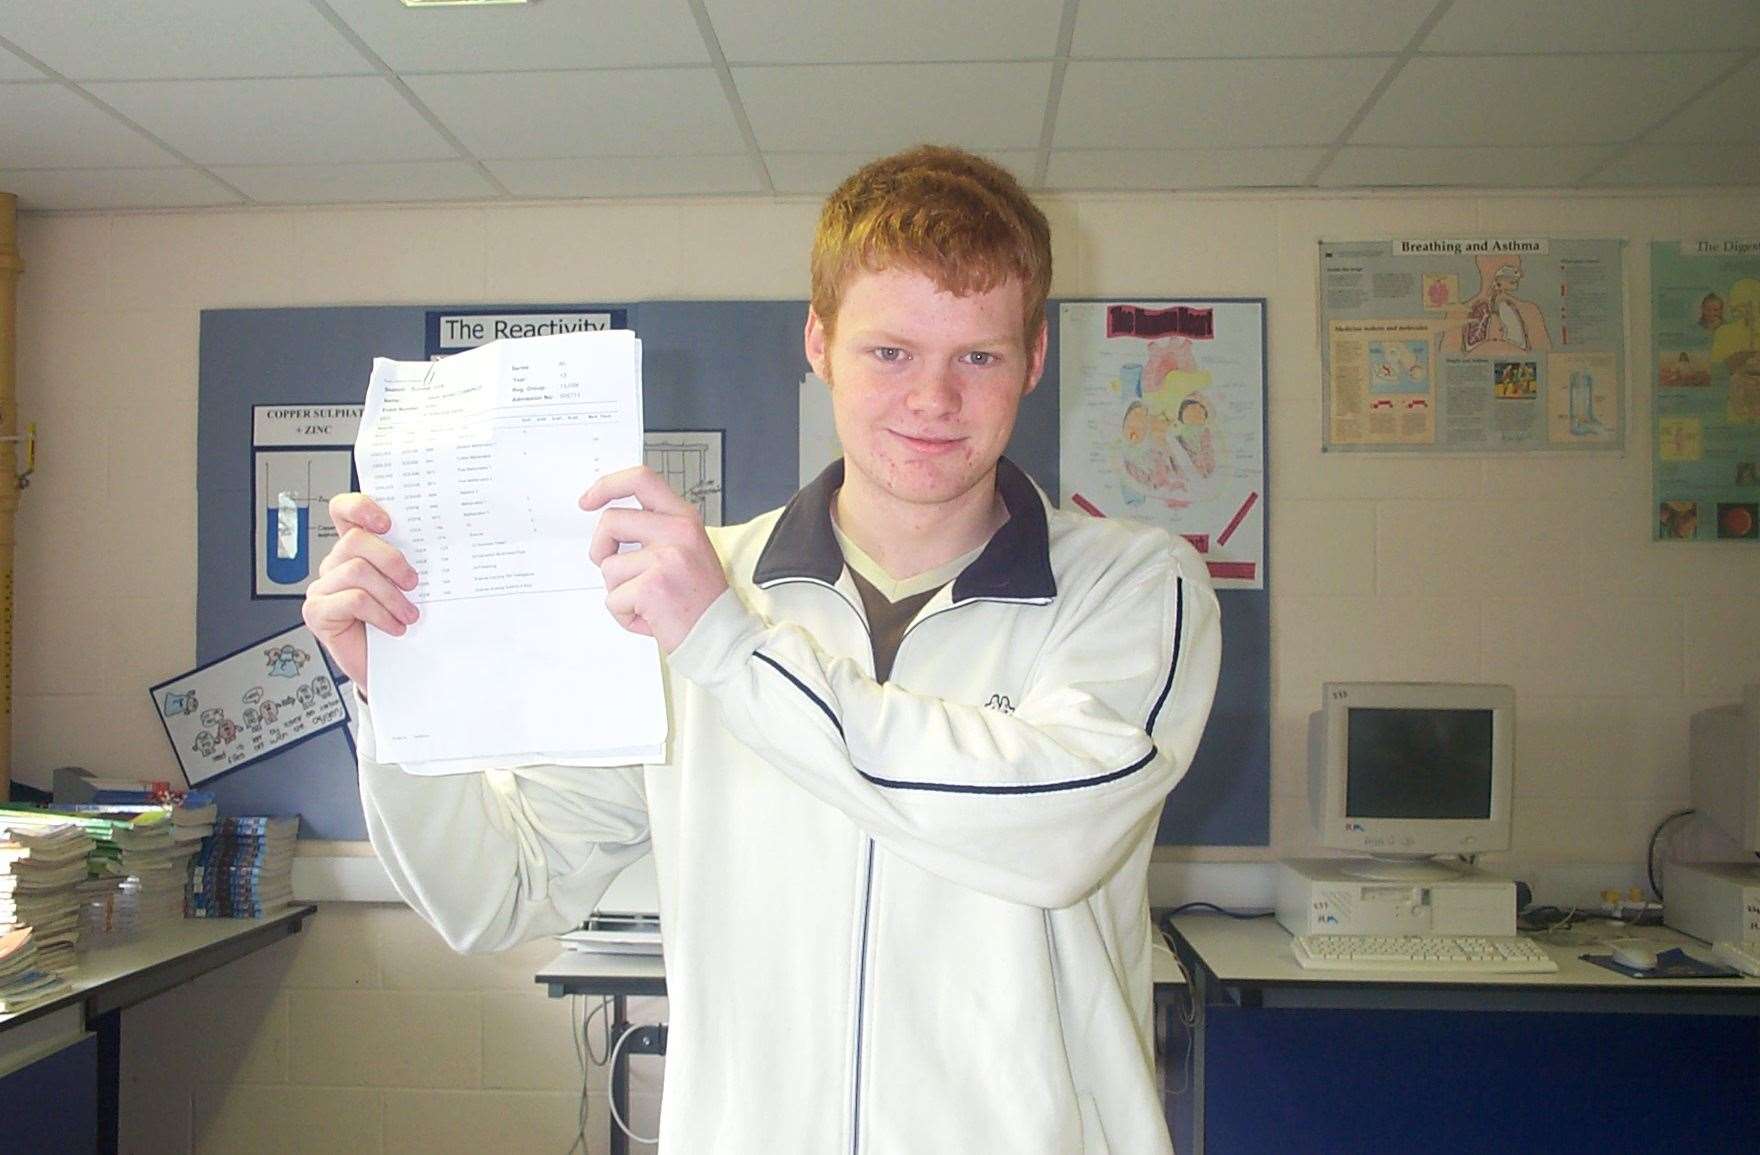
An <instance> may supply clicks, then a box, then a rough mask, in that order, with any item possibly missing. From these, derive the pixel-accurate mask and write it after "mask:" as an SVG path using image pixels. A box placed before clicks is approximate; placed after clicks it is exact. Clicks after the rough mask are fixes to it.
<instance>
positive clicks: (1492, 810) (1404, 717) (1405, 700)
mask: <svg viewBox="0 0 1760 1155" xmlns="http://www.w3.org/2000/svg"><path fill="white" fill-rule="evenodd" d="M1515 726H1516V695H1515V691H1514V690H1513V689H1511V688H1510V687H1508V686H1490V685H1462V684H1454V683H1441V682H1328V683H1326V685H1325V686H1323V687H1322V688H1321V705H1320V709H1319V710H1318V711H1316V712H1315V713H1314V714H1313V715H1312V716H1311V717H1310V718H1309V719H1308V783H1309V789H1308V793H1309V804H1310V810H1311V813H1312V815H1313V820H1314V829H1315V834H1316V835H1317V836H1318V839H1319V842H1320V845H1322V846H1325V847H1328V848H1331V849H1334V850H1345V851H1355V852H1357V853H1359V854H1367V855H1369V856H1371V857H1372V858H1375V859H1378V860H1381V862H1382V863H1384V864H1385V863H1408V864H1411V865H1410V866H1409V867H1407V868H1406V869H1405V870H1403V871H1402V870H1400V869H1399V868H1397V867H1395V866H1389V865H1378V866H1377V867H1376V868H1375V869H1374V871H1373V873H1375V874H1376V875H1377V876H1380V875H1386V876H1388V877H1395V876H1398V877H1407V876H1409V877H1413V878H1418V877H1444V876H1446V875H1447V874H1448V873H1449V871H1448V869H1447V868H1444V867H1441V866H1440V864H1428V863H1427V861H1426V860H1428V859H1430V858H1432V857H1433V856H1435V855H1439V854H1455V855H1465V854H1478V853H1482V852H1485V851H1493V850H1508V849H1509V843H1510V798H1511V795H1512V793H1513V781H1514V775H1515Z"/></svg>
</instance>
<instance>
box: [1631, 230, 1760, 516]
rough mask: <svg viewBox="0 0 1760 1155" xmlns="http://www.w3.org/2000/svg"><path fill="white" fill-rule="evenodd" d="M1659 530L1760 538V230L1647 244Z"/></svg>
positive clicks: (1655, 498) (1655, 513) (1655, 496)
mask: <svg viewBox="0 0 1760 1155" xmlns="http://www.w3.org/2000/svg"><path fill="white" fill-rule="evenodd" d="M1650 326H1651V328H1650V331H1651V332H1652V333H1653V334H1654V335H1655V337H1654V340H1653V341H1652V343H1651V345H1652V348H1653V350H1654V352H1655V365H1654V367H1653V377H1652V381H1653V384H1654V386H1655V404H1654V405H1652V406H1651V412H1652V414H1653V416H1652V418H1651V419H1652V420H1653V421H1654V422H1655V426H1656V427H1655V430H1654V432H1655V438H1654V445H1655V449H1654V453H1655V461H1654V463H1653V464H1654V469H1653V470H1652V471H1651V476H1652V477H1653V478H1654V479H1655V480H1654V487H1655V492H1654V494H1653V495H1652V496H1653V502H1654V504H1653V506H1652V516H1651V518H1650V524H1651V527H1652V536H1653V537H1654V538H1655V539H1657V540H1659V541H1747V542H1753V541H1760V236H1755V237H1742V238H1737V237H1717V238H1710V239H1704V240H1690V241H1657V242H1654V243H1653V244H1651V246H1650Z"/></svg>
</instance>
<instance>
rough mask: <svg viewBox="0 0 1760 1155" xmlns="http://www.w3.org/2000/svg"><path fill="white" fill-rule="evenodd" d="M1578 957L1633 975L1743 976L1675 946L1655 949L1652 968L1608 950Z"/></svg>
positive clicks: (1709, 977)
mask: <svg viewBox="0 0 1760 1155" xmlns="http://www.w3.org/2000/svg"><path fill="white" fill-rule="evenodd" d="M1577 957H1578V958H1580V959H1582V960H1583V961H1584V962H1587V963H1594V964H1595V965H1596V966H1598V967H1606V968H1607V969H1608V970H1610V971H1613V972H1614V973H1616V974H1622V975H1625V976H1626V977H1627V978H1633V979H1739V978H1741V977H1742V972H1741V971H1738V970H1736V969H1734V968H1733V967H1726V966H1724V965H1723V964H1722V963H1717V962H1707V961H1706V960H1704V959H1702V958H1695V957H1694V956H1692V955H1690V954H1688V953H1687V952H1686V951H1684V950H1682V949H1681V948H1680V947H1678V946H1677V947H1674V948H1673V949H1671V950H1665V951H1661V952H1660V953H1658V954H1657V956H1656V967H1655V969H1654V970H1647V971H1641V970H1633V969H1632V968H1631V967H1629V966H1626V965H1625V964H1624V963H1616V962H1614V961H1613V956H1612V955H1610V954H1585V955H1578V956H1577Z"/></svg>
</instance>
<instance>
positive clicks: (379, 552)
mask: <svg viewBox="0 0 1760 1155" xmlns="http://www.w3.org/2000/svg"><path fill="white" fill-rule="evenodd" d="M355 560H360V561H364V562H366V563H367V564H368V565H370V566H372V567H373V568H374V569H376V570H378V571H379V572H380V573H382V574H384V575H385V576H386V577H387V578H389V579H390V580H391V581H392V582H393V583H394V584H395V585H396V586H397V587H398V588H399V589H405V590H413V589H415V588H416V585H417V583H418V582H419V581H420V577H419V576H418V575H417V574H416V571H415V567H414V566H412V565H410V564H409V559H407V558H405V557H404V556H403V551H402V550H400V549H398V548H397V547H396V546H394V545H392V544H391V543H390V542H388V541H386V540H385V539H384V538H382V537H380V536H379V535H378V534H376V533H372V532H369V531H368V530H366V529H364V528H362V527H359V526H356V527H354V528H352V529H349V530H348V531H347V532H345V533H344V534H343V535H342V537H341V538H340V539H338V541H337V542H336V544H335V545H334V546H332V547H331V549H330V552H329V553H327V554H325V555H324V558H323V560H322V561H320V562H319V563H318V572H319V573H320V574H328V573H332V572H334V571H335V570H337V569H339V568H340V567H342V566H344V565H347V564H348V563H349V562H351V561H355Z"/></svg>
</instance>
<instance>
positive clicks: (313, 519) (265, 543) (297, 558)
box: [251, 405, 363, 598]
mask: <svg viewBox="0 0 1760 1155" xmlns="http://www.w3.org/2000/svg"><path fill="white" fill-rule="evenodd" d="M362 408H363V407H362V406H360V405H253V406H251V473H252V477H253V481H252V492H253V498H254V500H253V503H252V507H251V510H252V513H251V554H252V565H251V568H252V572H253V573H254V574H255V577H254V579H253V584H252V586H251V596H252V597H254V598H298V597H304V596H305V592H306V586H308V585H310V584H311V583H312V581H313V579H315V578H316V577H317V576H318V563H319V562H320V561H322V560H323V559H324V555H325V554H327V553H329V552H330V547H331V546H333V545H335V544H336V528H335V527H334V526H332V525H331V524H330V510H329V506H330V499H331V498H332V497H334V496H336V495H337V494H339V493H347V492H348V491H350V490H352V489H354V488H355V474H354V439H355V434H356V433H357V432H358V431H359V429H360V424H361V410H362Z"/></svg>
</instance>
